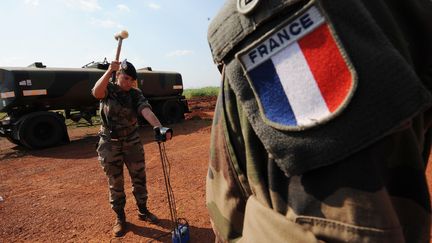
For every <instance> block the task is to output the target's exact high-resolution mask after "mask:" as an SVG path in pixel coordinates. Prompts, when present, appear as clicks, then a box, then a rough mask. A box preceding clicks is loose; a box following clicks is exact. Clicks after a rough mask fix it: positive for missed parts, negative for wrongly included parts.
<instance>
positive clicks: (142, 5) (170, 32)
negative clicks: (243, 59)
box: [0, 0, 224, 89]
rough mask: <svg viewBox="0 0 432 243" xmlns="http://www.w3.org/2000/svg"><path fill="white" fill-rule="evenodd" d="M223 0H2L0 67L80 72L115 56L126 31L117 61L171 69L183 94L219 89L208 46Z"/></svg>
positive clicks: (217, 75) (0, 13) (165, 69)
mask: <svg viewBox="0 0 432 243" xmlns="http://www.w3.org/2000/svg"><path fill="white" fill-rule="evenodd" d="M223 3H224V0H151V1H148V0H123V1H116V0H2V1H0V23H1V29H2V33H3V34H2V35H1V37H2V38H1V42H0V43H1V45H0V67H26V66H28V65H30V64H32V63H34V62H42V63H43V64H44V65H46V66H47V67H71V68H79V67H82V66H83V65H85V64H87V63H89V62H92V61H95V62H98V61H103V60H104V58H107V60H108V61H111V60H113V59H114V58H115V53H116V48H117V41H116V40H115V39H114V34H116V33H118V32H120V31H122V30H127V31H128V32H129V37H128V38H127V39H125V40H124V41H123V45H122V49H121V54H120V59H124V58H127V60H128V61H130V62H132V63H133V64H134V66H135V67H136V68H137V69H138V68H142V67H152V69H153V70H160V71H175V72H179V73H180V74H181V75H182V77H183V85H184V88H185V89H188V88H201V87H207V86H219V84H220V74H219V72H218V71H217V68H216V66H215V65H214V63H213V60H212V57H211V53H210V49H209V46H208V42H207V29H208V26H209V24H210V21H211V20H212V19H213V17H215V15H216V14H217V12H218V10H219V9H220V8H221V7H222V5H223Z"/></svg>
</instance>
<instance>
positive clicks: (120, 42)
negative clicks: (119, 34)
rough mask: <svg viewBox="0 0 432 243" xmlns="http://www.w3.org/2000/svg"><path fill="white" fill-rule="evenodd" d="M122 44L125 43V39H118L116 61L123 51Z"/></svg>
mask: <svg viewBox="0 0 432 243" xmlns="http://www.w3.org/2000/svg"><path fill="white" fill-rule="evenodd" d="M122 42H123V39H122V38H119V39H118V45H117V52H116V58H115V60H116V61H118V60H119V58H120V51H121V46H122Z"/></svg>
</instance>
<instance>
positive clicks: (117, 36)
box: [114, 30, 129, 40]
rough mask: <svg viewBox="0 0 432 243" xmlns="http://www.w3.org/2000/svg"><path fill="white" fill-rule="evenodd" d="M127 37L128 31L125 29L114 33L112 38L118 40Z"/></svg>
mask: <svg viewBox="0 0 432 243" xmlns="http://www.w3.org/2000/svg"><path fill="white" fill-rule="evenodd" d="M128 37H129V33H128V32H127V30H122V31H120V32H118V33H116V34H115V35H114V38H115V39H116V40H119V39H126V38H128Z"/></svg>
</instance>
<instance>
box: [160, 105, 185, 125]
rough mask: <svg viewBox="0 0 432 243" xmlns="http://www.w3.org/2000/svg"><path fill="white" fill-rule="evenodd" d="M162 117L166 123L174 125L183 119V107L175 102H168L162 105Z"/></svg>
mask: <svg viewBox="0 0 432 243" xmlns="http://www.w3.org/2000/svg"><path fill="white" fill-rule="evenodd" d="M162 116H163V118H164V121H165V122H167V123H176V122H179V121H180V120H181V119H183V118H184V114H183V107H182V106H181V104H180V103H179V102H178V101H176V100H168V101H165V103H164V104H163V105H162Z"/></svg>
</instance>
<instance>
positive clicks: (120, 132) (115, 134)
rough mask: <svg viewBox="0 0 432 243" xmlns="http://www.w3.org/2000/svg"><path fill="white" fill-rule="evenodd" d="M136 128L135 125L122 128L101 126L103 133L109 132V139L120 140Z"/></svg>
mask: <svg viewBox="0 0 432 243" xmlns="http://www.w3.org/2000/svg"><path fill="white" fill-rule="evenodd" d="M137 129H138V127H137V126H132V127H127V128H122V129H112V130H111V129H108V128H105V127H103V128H102V132H103V133H104V134H109V135H110V138H111V140H119V139H120V140H121V139H123V138H126V137H127V136H129V135H131V134H132V133H134V132H136V131H137Z"/></svg>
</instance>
